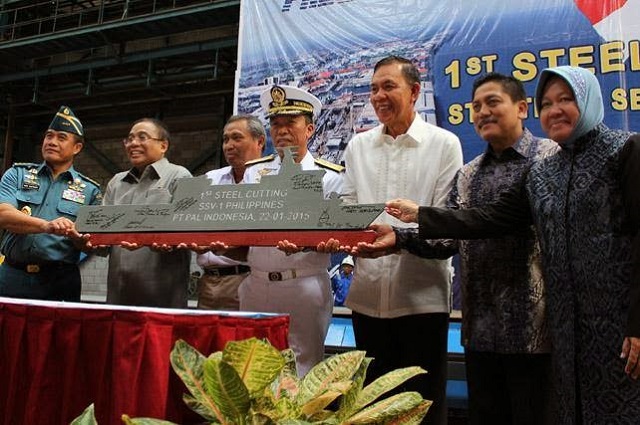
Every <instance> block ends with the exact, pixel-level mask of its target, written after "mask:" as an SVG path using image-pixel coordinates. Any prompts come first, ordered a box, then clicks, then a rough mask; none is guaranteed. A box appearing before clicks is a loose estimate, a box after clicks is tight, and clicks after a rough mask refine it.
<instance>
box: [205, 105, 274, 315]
mask: <svg viewBox="0 0 640 425" xmlns="http://www.w3.org/2000/svg"><path fill="white" fill-rule="evenodd" d="M265 142H266V133H265V131H264V127H263V126H262V123H261V122H260V120H259V119H258V118H257V117H254V116H252V115H234V116H232V117H231V118H229V120H227V123H226V124H225V126H224V129H223V131H222V152H223V154H224V157H225V160H226V161H227V163H228V164H229V165H228V166H226V167H223V168H219V169H217V170H212V171H209V172H208V173H207V174H206V177H207V178H208V179H209V180H211V184H214V185H216V184H238V183H242V181H243V178H244V172H245V168H246V167H245V163H246V162H247V161H251V160H254V159H258V158H260V157H261V156H262V152H263V151H264V147H265ZM197 262H198V265H199V266H200V267H202V269H203V271H204V273H203V275H202V277H201V278H200V279H199V280H198V308H205V309H213V310H238V309H239V308H240V299H239V297H238V287H239V286H240V284H241V283H242V281H243V280H244V278H245V277H247V276H248V274H249V270H250V269H249V266H247V265H246V264H244V263H243V262H240V261H236V260H233V259H231V258H227V257H224V256H219V255H215V254H214V253H213V252H210V251H208V252H204V253H201V254H199V255H198V258H197Z"/></svg>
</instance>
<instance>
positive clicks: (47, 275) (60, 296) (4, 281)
mask: <svg viewBox="0 0 640 425" xmlns="http://www.w3.org/2000/svg"><path fill="white" fill-rule="evenodd" d="M81 287H82V284H81V280H80V270H79V269H78V266H77V265H76V264H63V263H58V264H55V265H52V266H48V267H43V268H42V269H41V270H40V271H39V272H38V273H28V272H26V271H25V270H20V269H18V268H15V267H11V266H9V265H7V264H6V263H5V264H2V265H1V266H0V296H2V297H11V298H30V299H37V300H49V301H76V302H77V301H80V291H81Z"/></svg>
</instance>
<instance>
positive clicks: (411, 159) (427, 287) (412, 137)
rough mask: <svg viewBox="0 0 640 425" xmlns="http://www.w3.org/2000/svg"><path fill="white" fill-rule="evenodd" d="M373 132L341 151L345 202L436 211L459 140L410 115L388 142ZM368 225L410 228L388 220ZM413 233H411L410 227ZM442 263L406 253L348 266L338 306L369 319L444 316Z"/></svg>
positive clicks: (447, 289)
mask: <svg viewBox="0 0 640 425" xmlns="http://www.w3.org/2000/svg"><path fill="white" fill-rule="evenodd" d="M383 131H384V126H383V125H380V126H378V127H376V128H373V129H371V130H369V131H366V132H364V133H361V134H358V135H356V136H355V137H354V138H353V139H352V140H351V141H350V142H349V144H348V145H347V149H346V151H345V155H344V158H345V165H346V170H345V176H344V187H343V196H344V199H345V202H351V203H360V204H365V203H384V202H386V201H388V200H391V199H395V198H406V199H411V200H413V201H415V202H417V203H418V204H419V205H424V206H444V205H445V203H446V200H447V196H448V193H449V189H450V188H451V185H452V182H453V178H454V177H455V174H456V172H457V171H458V169H459V168H460V167H461V166H462V149H461V147H460V141H459V140H458V138H457V137H456V136H455V135H454V134H453V133H451V132H449V131H446V130H444V129H441V128H439V127H436V126H434V125H431V124H428V123H426V122H424V121H423V120H422V118H420V116H419V115H418V114H416V116H415V118H414V120H413V122H412V124H411V126H410V127H409V129H408V130H407V132H406V133H405V134H402V135H400V136H398V137H396V138H395V139H394V138H393V137H391V136H389V135H388V134H384V133H383ZM376 223H388V224H391V225H393V226H398V227H410V225H407V224H405V223H402V222H400V221H399V220H396V219H395V218H393V217H391V216H390V215H388V214H382V215H381V216H380V217H379V218H378V219H377V220H376ZM413 226H416V225H415V224H414V225H413ZM451 278H452V268H451V262H450V260H429V259H424V258H419V257H417V256H415V255H412V254H409V253H408V252H406V251H403V252H401V253H400V254H393V255H389V256H386V257H381V258H376V259H363V258H360V259H358V260H357V261H356V266H355V275H354V278H353V282H352V284H351V288H350V290H349V296H348V297H347V302H346V305H347V306H348V307H350V308H351V309H353V310H355V311H357V312H359V313H363V314H366V315H368V316H372V317H381V318H393V317H400V316H405V315H410V314H422V313H444V312H449V310H450V308H451Z"/></svg>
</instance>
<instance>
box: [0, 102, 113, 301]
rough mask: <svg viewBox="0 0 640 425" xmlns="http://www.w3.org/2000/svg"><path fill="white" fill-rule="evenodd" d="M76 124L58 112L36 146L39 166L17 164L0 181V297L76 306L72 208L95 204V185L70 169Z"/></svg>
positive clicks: (67, 112)
mask: <svg viewBox="0 0 640 425" xmlns="http://www.w3.org/2000/svg"><path fill="white" fill-rule="evenodd" d="M83 143H84V131H83V128H82V123H80V120H78V118H76V116H75V115H74V114H73V112H72V111H71V109H69V108H68V107H66V106H62V107H61V108H60V110H59V111H58V113H57V114H56V115H55V116H54V118H53V121H51V124H50V125H49V129H48V130H47V131H46V133H45V134H44V140H43V142H42V157H43V158H44V162H42V163H41V164H32V163H17V164H14V165H13V167H11V168H10V169H9V170H7V172H6V173H5V174H4V175H3V176H2V180H1V181H0V228H1V229H2V230H4V235H3V237H2V242H1V243H0V250H1V251H2V253H3V254H4V256H5V260H4V263H3V264H2V265H1V266H0V296H3V297H16V298H33V299H43V300H57V301H80V289H81V282H80V271H79V269H78V261H79V258H80V251H81V249H83V248H84V247H85V246H86V239H84V238H83V237H82V236H81V235H79V234H78V233H77V232H76V231H75V227H74V224H73V222H74V221H75V219H76V214H77V211H78V208H80V207H81V206H83V205H92V204H100V202H101V194H100V188H99V185H98V184H97V183H96V182H94V181H93V180H91V179H89V178H88V177H85V176H83V175H82V174H80V173H78V172H77V171H76V170H75V169H74V168H73V160H74V158H75V156H76V155H77V154H78V153H79V152H80V151H81V150H82V147H83Z"/></svg>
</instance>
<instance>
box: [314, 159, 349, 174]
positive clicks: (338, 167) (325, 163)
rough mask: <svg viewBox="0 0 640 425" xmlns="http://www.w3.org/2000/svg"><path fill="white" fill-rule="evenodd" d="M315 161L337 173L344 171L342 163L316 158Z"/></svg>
mask: <svg viewBox="0 0 640 425" xmlns="http://www.w3.org/2000/svg"><path fill="white" fill-rule="evenodd" d="M315 163H316V165H318V166H320V167H322V168H328V169H329V170H332V171H335V172H336V173H342V172H343V171H344V167H343V166H342V165H338V164H334V163H333V162H329V161H326V160H324V159H316V160H315Z"/></svg>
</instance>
